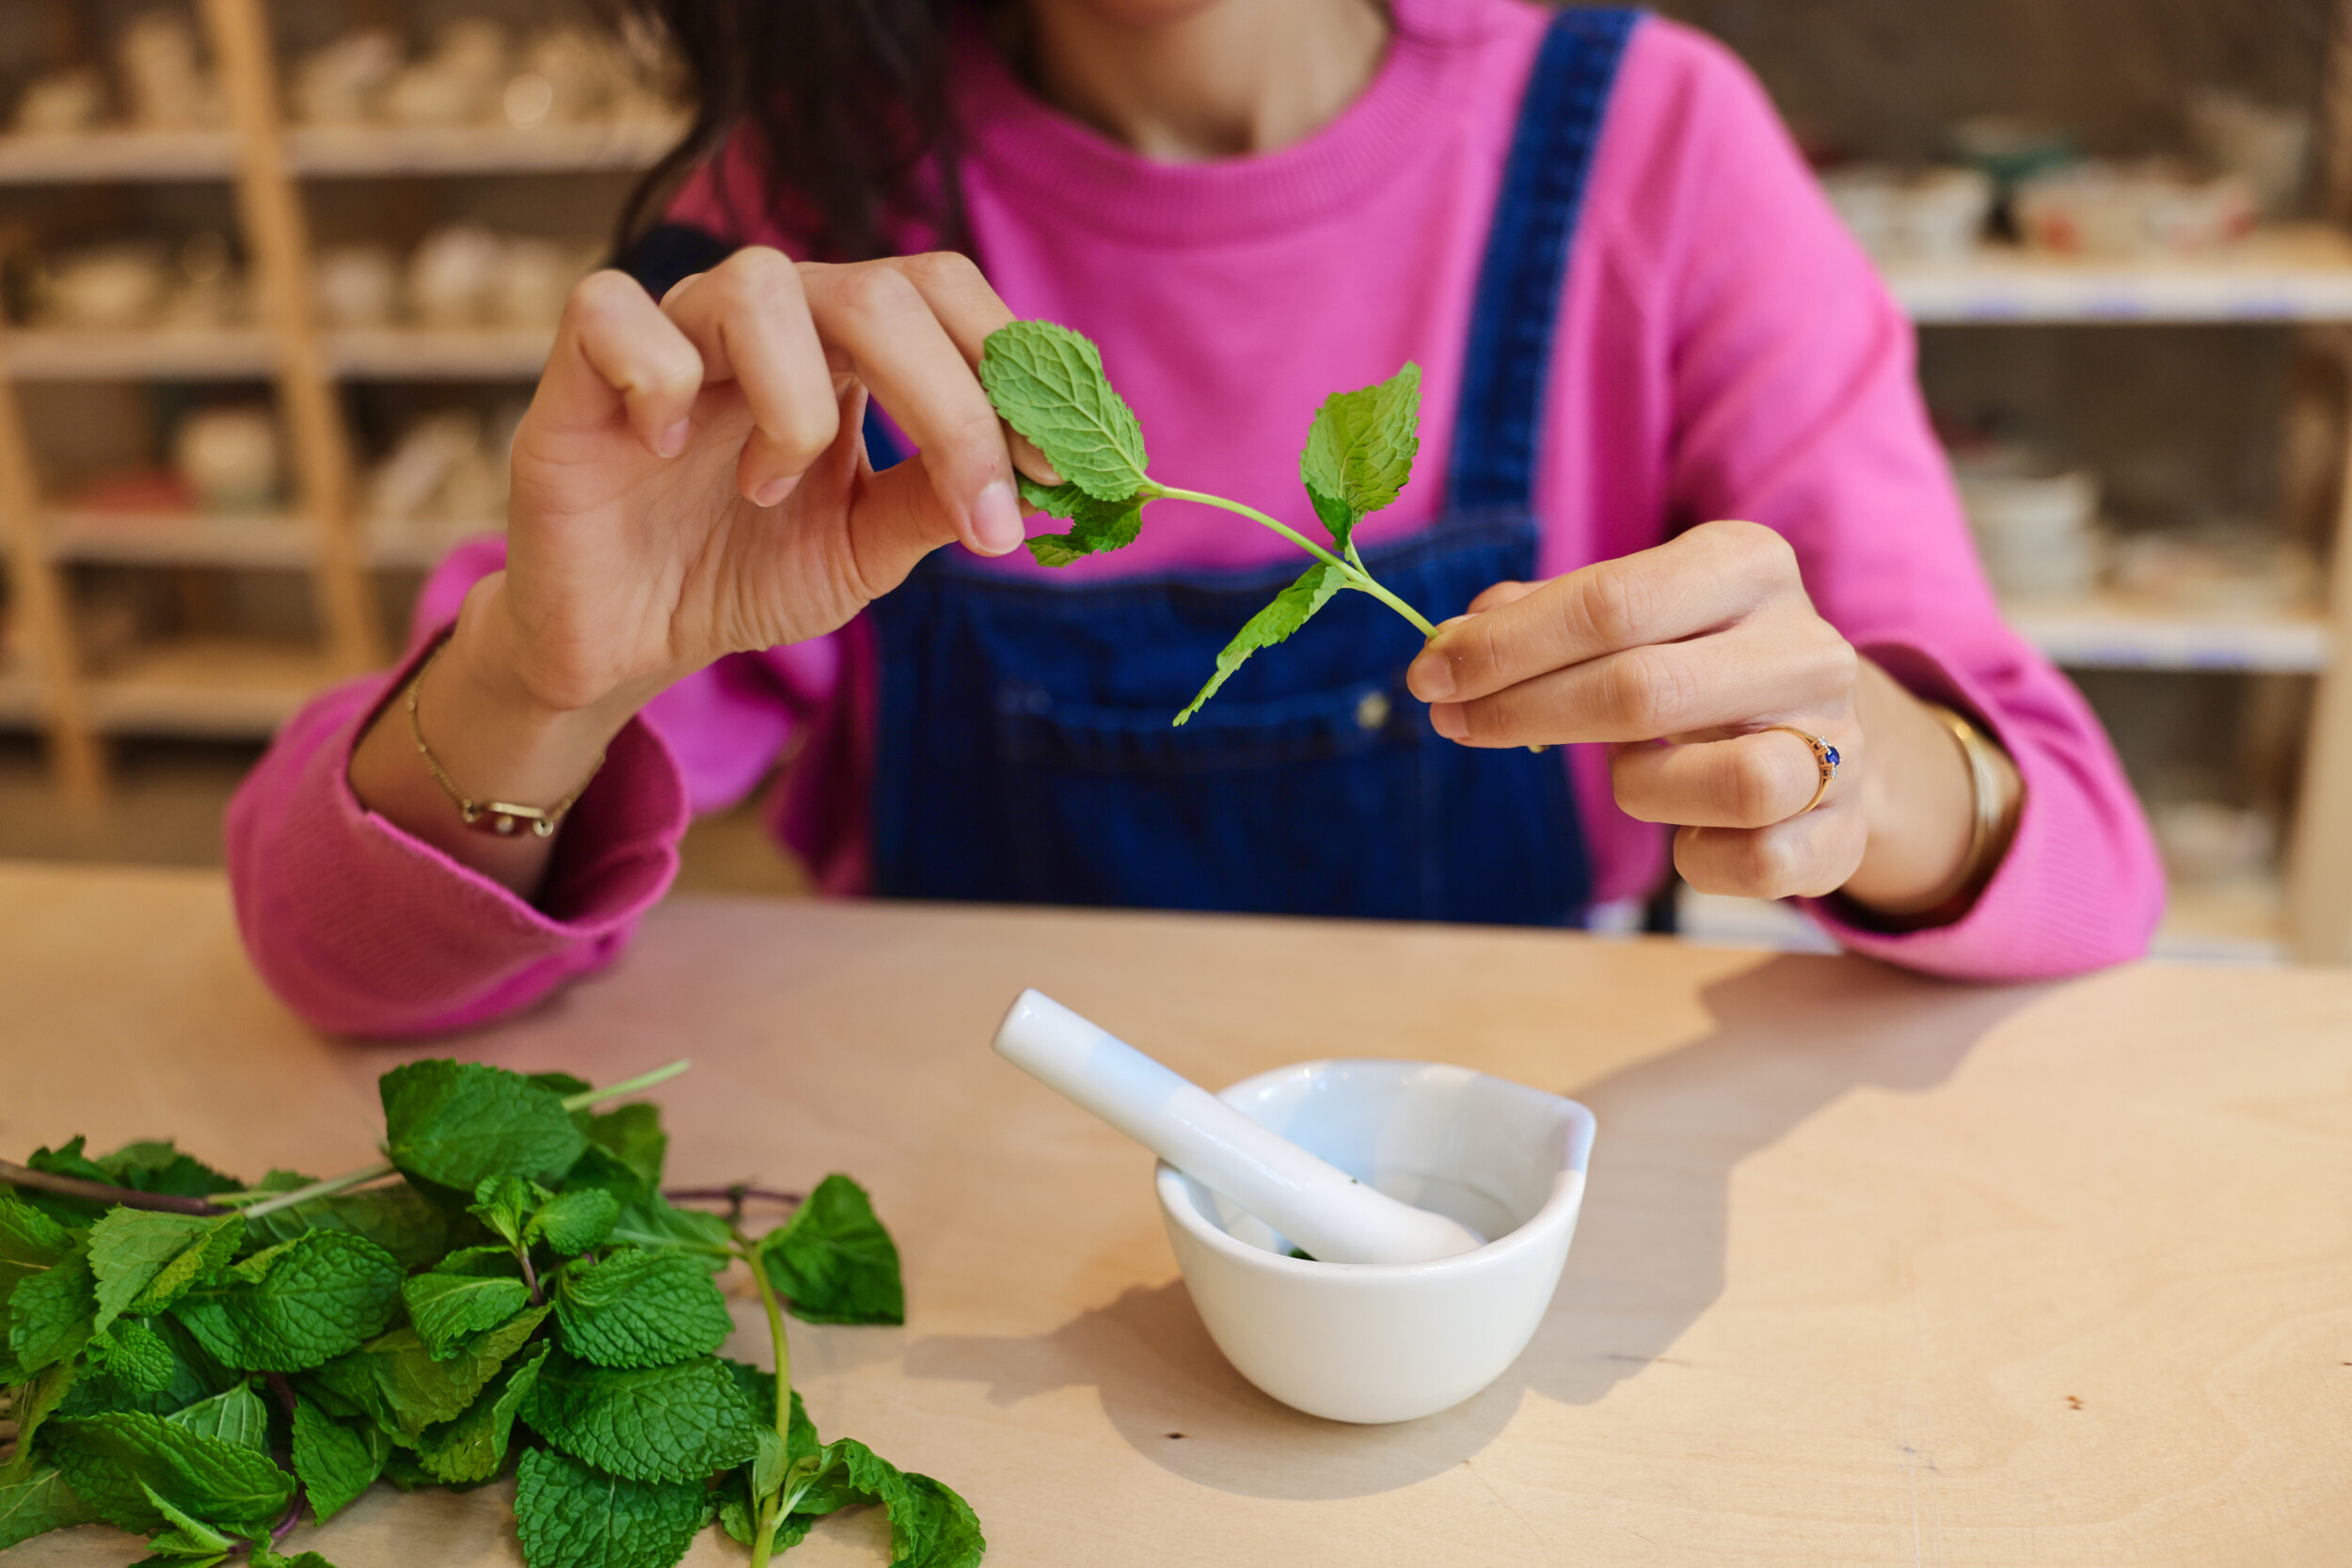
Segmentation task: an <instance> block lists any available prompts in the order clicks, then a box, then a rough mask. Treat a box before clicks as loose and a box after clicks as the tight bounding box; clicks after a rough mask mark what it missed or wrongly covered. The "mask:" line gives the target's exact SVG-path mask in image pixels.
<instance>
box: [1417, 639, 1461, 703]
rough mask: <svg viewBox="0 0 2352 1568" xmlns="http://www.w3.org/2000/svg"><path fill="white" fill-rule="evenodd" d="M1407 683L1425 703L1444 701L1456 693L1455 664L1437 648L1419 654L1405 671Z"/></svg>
mask: <svg viewBox="0 0 2352 1568" xmlns="http://www.w3.org/2000/svg"><path fill="white" fill-rule="evenodd" d="M1405 684H1406V686H1407V687H1409V688H1411V689H1412V693H1413V695H1414V696H1416V697H1419V698H1420V699H1421V700H1422V702H1424V703H1442V702H1444V701H1445V700H1446V699H1447V698H1448V697H1451V696H1453V695H1454V666H1453V665H1452V664H1451V663H1449V662H1448V661H1447V659H1446V657H1445V655H1443V654H1441V653H1439V652H1438V651H1437V650H1436V649H1435V648H1430V649H1425V650H1424V651H1422V653H1421V654H1420V655H1419V656H1417V657H1415V658H1414V660H1413V662H1412V664H1411V666H1410V667H1409V668H1407V669H1406V672H1405Z"/></svg>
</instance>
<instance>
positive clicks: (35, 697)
mask: <svg viewBox="0 0 2352 1568" xmlns="http://www.w3.org/2000/svg"><path fill="white" fill-rule="evenodd" d="M43 717H44V715H43V713H42V705H41V700H40V686H39V685H38V684H37V683H36V682H35V681H34V679H33V677H32V676H30V675H28V674H26V673H24V672H23V671H21V670H19V669H17V668H15V667H14V666H13V665H0V726H6V727H8V728H9V729H23V728H24V727H26V726H28V725H32V724H38V723H40V721H41V720H42V718H43Z"/></svg>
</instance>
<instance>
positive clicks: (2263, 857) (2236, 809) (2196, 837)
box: [2148, 800, 2279, 884]
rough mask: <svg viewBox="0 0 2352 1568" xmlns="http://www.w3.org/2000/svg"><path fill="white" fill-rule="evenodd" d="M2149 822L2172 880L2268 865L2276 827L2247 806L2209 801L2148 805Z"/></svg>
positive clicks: (2240, 873) (2222, 877)
mask: <svg viewBox="0 0 2352 1568" xmlns="http://www.w3.org/2000/svg"><path fill="white" fill-rule="evenodd" d="M2148 817H2149V825H2150V826H2151V827H2153V829H2154V830H2155V834H2156V846H2157V847H2158V848H2159V849H2161V850H2162V851H2163V852H2164V868H2165V870H2166V871H2167V872H2168V873H2169V875H2170V876H2171V878H2172V879H2173V880H2174V881H2177V882H2195V883H2208V884H2210V883H2214V882H2227V881H2233V880H2236V879H2240V878H2244V877H2249V876H2252V875H2254V874H2255V873H2257V872H2259V871H2261V870H2262V869H2263V868H2264V867H2265V866H2266V865H2268V864H2269V863H2270V858H2271V854H2272V852H2273V851H2274V850H2275V849H2276V848H2277V847H2278V842H2279V831H2278V829H2277V827H2276V826H2274V825H2273V824H2272V822H2271V820H2270V818H2269V817H2268V816H2265V815H2264V814H2263V813H2261V812H2259V811H2255V810H2253V809H2251V808H2250V807H2241V806H2225V805H2222V804H2221V803H2219V802H2218V801H2214V800H2169V801H2164V802H2162V803H2159V804H2157V805H2153V806H2151V807H2150V808H2149V811H2148Z"/></svg>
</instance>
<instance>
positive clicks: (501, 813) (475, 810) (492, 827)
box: [407, 640, 604, 838]
mask: <svg viewBox="0 0 2352 1568" xmlns="http://www.w3.org/2000/svg"><path fill="white" fill-rule="evenodd" d="M448 646H449V643H448V641H446V640H444V641H441V642H439V643H437V644H436V645H435V647H434V649H433V651H432V652H431V653H429V654H427V655H425V656H424V662H423V663H422V664H420V665H418V666H417V673H416V674H415V675H413V676H412V677H410V679H409V682H408V695H407V708H408V738H409V739H411V740H413V741H415V742H416V743H417V755H419V756H421V757H422V758H423V759H424V766H425V770H426V771H427V772H429V773H431V774H432V775H433V782H434V783H435V784H439V785H440V786H441V793H442V794H444V795H446V796H448V797H449V798H450V800H451V801H452V802H453V803H454V804H455V806H456V807H457V815H458V816H459V817H460V818H461V819H462V820H463V821H464V822H465V824H466V826H467V827H469V828H471V829H472V830H473V831H474V832H480V833H492V834H495V835H497V836H498V837H500V838H512V837H514V836H515V835H516V833H517V832H521V831H522V828H523V825H524V824H525V823H528V824H530V827H531V832H532V837H534V838H549V837H552V836H553V835H554V833H555V829H556V825H557V824H558V823H560V822H562V821H563V820H564V813H565V812H567V811H570V810H571V809H572V806H573V803H574V802H576V801H577V800H579V799H580V797H581V796H582V795H584V794H586V793H587V790H588V786H589V785H590V784H593V783H595V782H596V774H597V772H598V771H599V770H600V769H601V768H603V767H604V753H603V752H597V753H596V763H595V765H594V766H593V767H591V768H589V769H588V776H587V777H586V778H584V779H582V780H580V787H579V788H578V789H575V790H573V791H572V792H571V793H570V794H569V795H566V796H564V799H562V800H558V801H556V802H555V804H553V805H551V806H548V807H545V808H542V807H539V806H518V805H515V804H513V803H512V802H510V801H506V800H475V799H474V798H473V797H472V796H470V795H469V794H467V793H466V792H465V791H464V790H462V789H460V788H458V787H457V781H456V780H454V779H453V778H451V777H450V776H449V769H448V768H443V767H442V766H441V759H440V758H438V757H437V756H435V755H434V754H433V748H432V747H430V746H428V745H426V744H425V743H424V727H423V726H422V725H421V724H420V723H419V722H418V721H417V693H418V692H420V691H421V690H422V689H424V677H425V676H426V674H428V673H430V672H431V671H432V669H433V665H434V662H435V661H436V660H437V659H438V658H439V657H441V650H442V649H444V648H446V647H448Z"/></svg>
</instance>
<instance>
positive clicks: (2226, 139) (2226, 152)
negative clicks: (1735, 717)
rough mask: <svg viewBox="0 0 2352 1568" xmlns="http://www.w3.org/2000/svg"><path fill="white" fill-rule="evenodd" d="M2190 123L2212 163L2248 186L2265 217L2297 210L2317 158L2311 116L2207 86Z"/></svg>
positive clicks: (2194, 101) (2194, 103)
mask: <svg viewBox="0 0 2352 1568" xmlns="http://www.w3.org/2000/svg"><path fill="white" fill-rule="evenodd" d="M2188 122H2189V128H2190V129H2191V130H2192V131H2193V132H2194V133H2195V134H2196V137H2197V144H2198V147H2199V149H2200V150H2201V151H2202V152H2203V153H2204V155H2205V157H2206V160H2207V161H2208V162H2210V163H2211V164H2212V165H2213V166H2214V167H2216V168H2217V169H2219V170H2220V171H2221V172H2222V173H2224V174H2233V175H2235V176H2237V177H2238V178H2239V179H2240V180H2243V181H2244V182H2246V185H2247V188H2248V189H2249V191H2251V192H2252V193H2253V198H2254V208H2255V212H2256V214H2258V215H2259V216H2262V217H2265V218H2283V217H2286V216H2288V215H2290V214H2292V213H2293V212H2294V211H2295V206H2296V198H2298V197H2300V196H2301V195H2302V194H2303V169H2304V166H2305V165H2306V164H2308V163H2309V162H2310V160H2311V150H2312V117H2311V115H2310V113H2309V112H2307V111H2305V110H2302V109H2282V108H2270V107H2267V106H2265V105H2264V104H2260V103H2255V102H2254V101H2253V100H2251V99H2249V98H2245V97H2242V96H2241V95H2239V94H2237V93H2234V92H2228V91H2224V90H2221V89H2219V88H2216V87H2201V88H2200V89H2198V90H2197V91H2196V92H2193V93H2191V94H2190V95H2189V102H2188Z"/></svg>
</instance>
